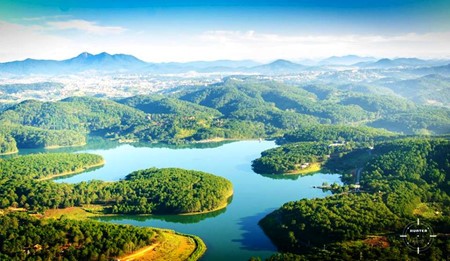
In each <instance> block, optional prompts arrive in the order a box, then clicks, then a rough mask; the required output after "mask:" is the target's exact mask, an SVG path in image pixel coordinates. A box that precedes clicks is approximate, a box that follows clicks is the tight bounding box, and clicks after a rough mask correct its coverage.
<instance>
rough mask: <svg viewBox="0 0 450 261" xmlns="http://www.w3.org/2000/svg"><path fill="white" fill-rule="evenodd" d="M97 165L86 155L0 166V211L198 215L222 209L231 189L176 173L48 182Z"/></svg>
mask: <svg viewBox="0 0 450 261" xmlns="http://www.w3.org/2000/svg"><path fill="white" fill-rule="evenodd" d="M103 164H104V160H103V158H102V157H101V156H99V155H93V154H87V153H80V154H70V153H48V154H33V155H26V156H18V157H14V158H11V159H5V160H0V172H1V174H0V181H1V182H0V188H1V190H0V196H1V198H2V200H1V201H0V207H1V208H8V207H14V208H24V209H26V210H31V211H38V212H42V211H45V210H46V209H51V208H53V209H56V208H62V209H64V208H68V207H74V206H83V205H91V204H96V205H100V206H102V209H103V212H104V214H198V213H205V212H210V211H215V210H218V209H221V208H224V207H226V206H227V203H228V200H229V198H230V197H231V196H232V195H233V186H232V184H231V182H230V181H228V180H227V179H225V178H222V177H218V176H215V175H212V174H209V173H205V172H201V171H194V170H184V169H178V168H165V169H157V168H150V169H145V170H139V171H135V172H132V173H130V174H128V175H127V176H126V177H125V179H123V180H120V181H117V182H103V181H98V180H93V181H89V182H81V183H78V184H67V183H55V182H52V181H51V180H49V179H52V178H54V177H59V176H63V175H69V174H73V173H79V172H81V171H84V170H86V169H88V168H93V167H97V166H101V165H103ZM17 187H19V188H20V189H13V188H17Z"/></svg>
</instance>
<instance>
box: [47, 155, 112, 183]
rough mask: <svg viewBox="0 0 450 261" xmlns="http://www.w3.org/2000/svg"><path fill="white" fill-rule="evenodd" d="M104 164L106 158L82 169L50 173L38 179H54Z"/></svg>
mask: <svg viewBox="0 0 450 261" xmlns="http://www.w3.org/2000/svg"><path fill="white" fill-rule="evenodd" d="M103 165H105V160H104V159H103V160H102V161H101V162H99V163H96V164H92V165H88V166H84V167H83V168H81V169H76V170H74V171H64V172H62V173H59V174H55V175H50V176H47V177H43V178H40V179H38V180H39V181H44V180H49V179H54V178H58V177H63V176H67V175H72V174H78V173H81V172H84V171H86V170H89V169H92V168H96V167H101V166H103Z"/></svg>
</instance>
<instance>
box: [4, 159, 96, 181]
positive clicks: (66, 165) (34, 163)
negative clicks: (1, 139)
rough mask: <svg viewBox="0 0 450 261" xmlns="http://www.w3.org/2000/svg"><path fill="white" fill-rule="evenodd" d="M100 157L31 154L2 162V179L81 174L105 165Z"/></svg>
mask: <svg viewBox="0 0 450 261" xmlns="http://www.w3.org/2000/svg"><path fill="white" fill-rule="evenodd" d="M103 162H104V161H103V158H102V157H101V156H99V155H95V154H88V153H79V154H71V153H48V154H31V155H26V156H19V157H14V158H11V159H7V160H2V161H0V178H1V179H2V180H4V179H15V180H17V179H40V178H45V177H49V176H50V177H51V176H54V175H59V174H63V173H73V172H80V171H83V170H85V169H86V168H89V167H91V166H97V165H100V164H103Z"/></svg>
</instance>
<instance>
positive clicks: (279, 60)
mask: <svg viewBox="0 0 450 261" xmlns="http://www.w3.org/2000/svg"><path fill="white" fill-rule="evenodd" d="M270 64H272V65H274V64H294V63H293V62H291V61H288V60H284V59H278V60H275V61H273V62H271V63H270Z"/></svg>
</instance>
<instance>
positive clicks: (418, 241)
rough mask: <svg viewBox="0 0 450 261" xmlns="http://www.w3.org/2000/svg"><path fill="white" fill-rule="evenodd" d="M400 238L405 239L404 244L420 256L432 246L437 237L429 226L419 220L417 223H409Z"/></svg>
mask: <svg viewBox="0 0 450 261" xmlns="http://www.w3.org/2000/svg"><path fill="white" fill-rule="evenodd" d="M400 237H401V238H403V242H404V243H405V245H406V246H407V247H408V248H410V249H411V250H413V251H417V254H420V252H422V251H425V250H427V249H428V248H429V247H430V246H431V244H432V243H433V241H434V238H436V235H435V234H434V233H433V229H432V228H431V227H430V226H429V225H427V224H425V223H421V222H420V219H419V218H418V219H417V221H416V222H411V223H409V224H408V225H407V226H406V227H405V229H403V233H402V234H401V235H400Z"/></svg>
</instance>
